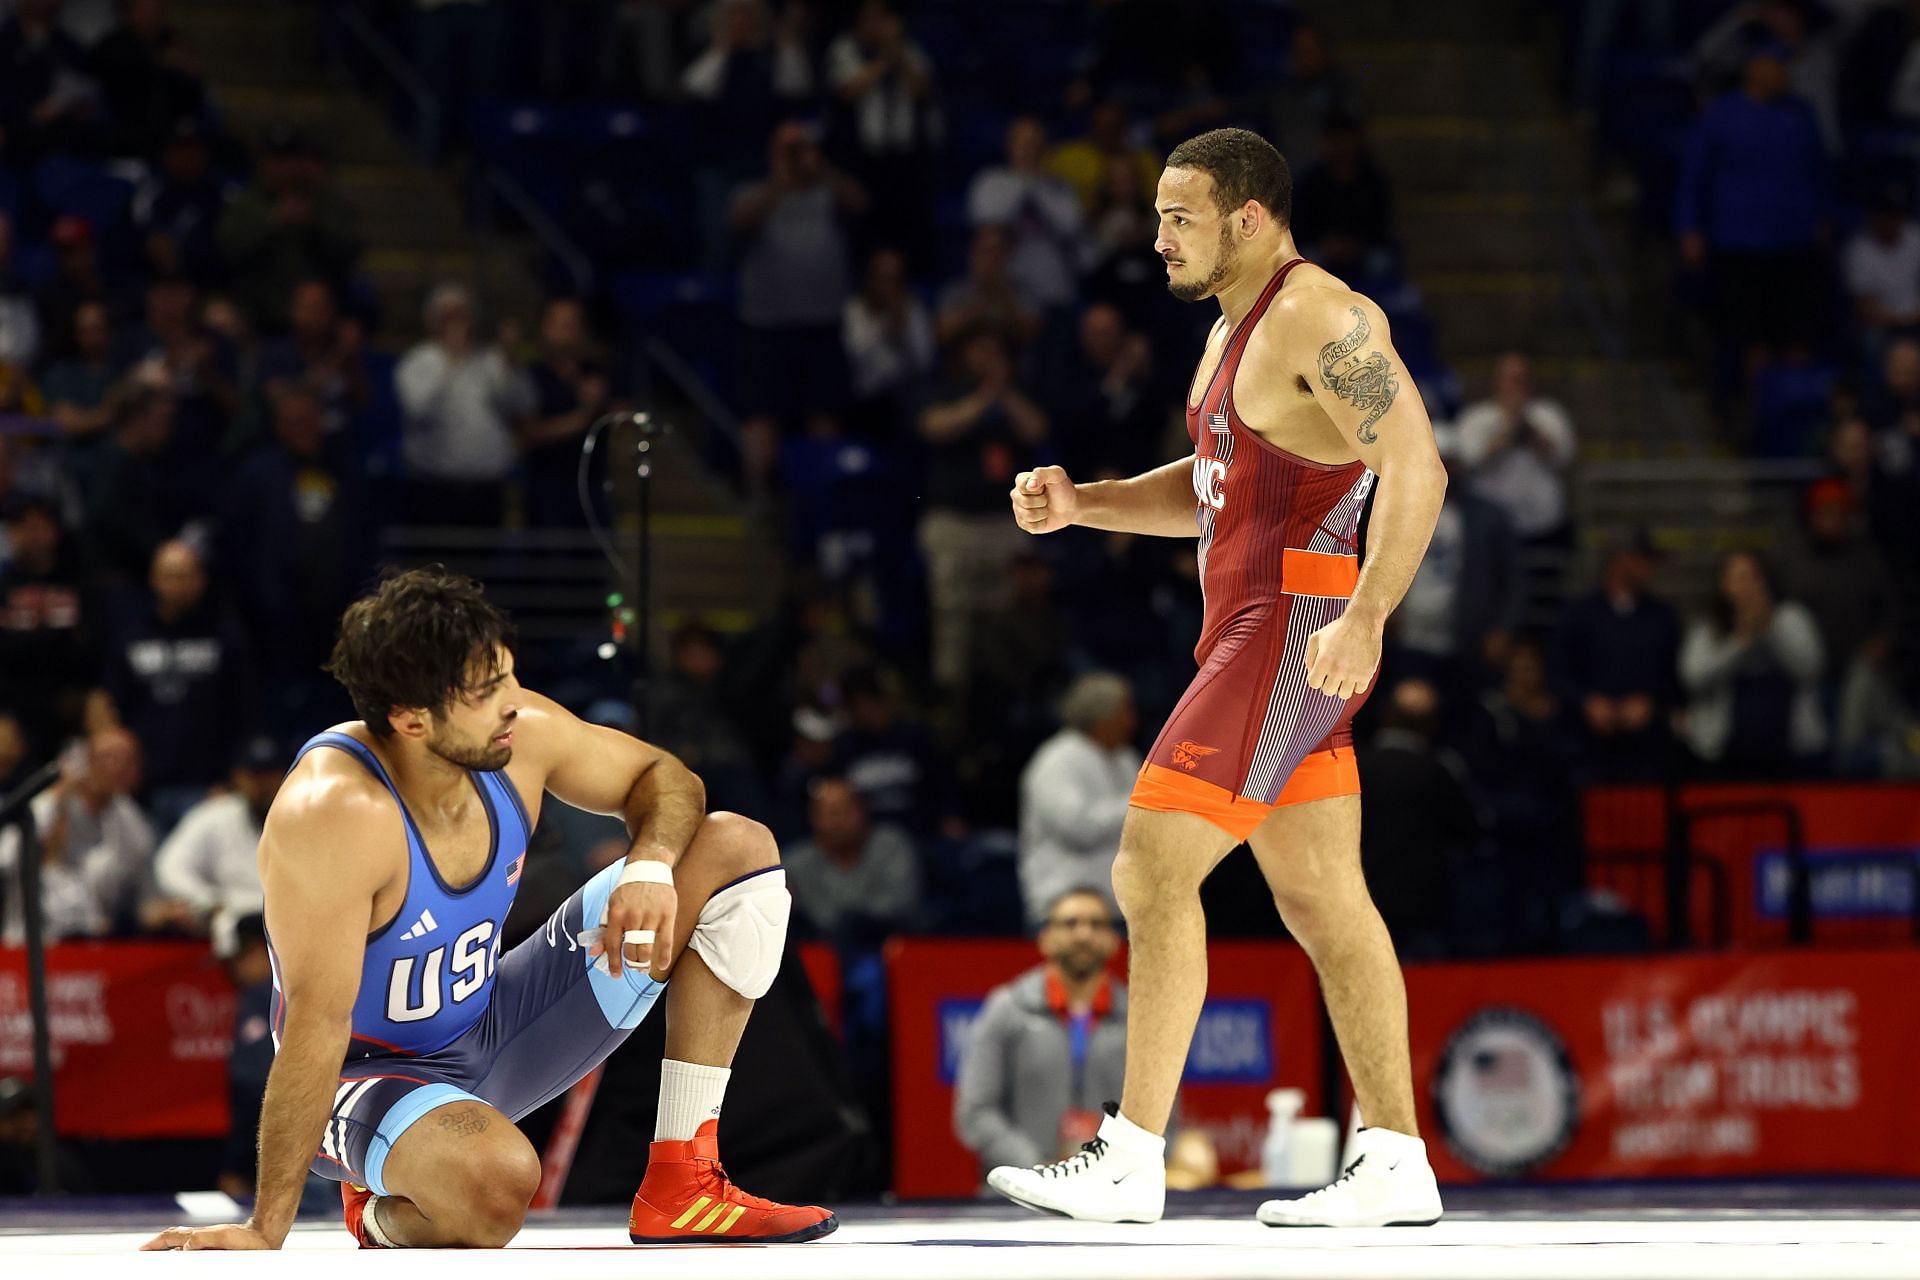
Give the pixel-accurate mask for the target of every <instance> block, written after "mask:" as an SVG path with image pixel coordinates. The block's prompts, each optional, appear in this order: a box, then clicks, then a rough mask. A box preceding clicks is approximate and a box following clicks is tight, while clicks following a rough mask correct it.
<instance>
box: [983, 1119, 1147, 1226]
mask: <svg viewBox="0 0 1920 1280" xmlns="http://www.w3.org/2000/svg"><path fill="white" fill-rule="evenodd" d="M1166 1152H1167V1143H1166V1139H1165V1138H1162V1137H1161V1136H1160V1135H1159V1134H1156V1133H1148V1132H1147V1131H1146V1130H1145V1129H1142V1128H1141V1127H1140V1126H1139V1125H1136V1124H1134V1123H1133V1122H1132V1121H1130V1120H1127V1119H1125V1118H1124V1117H1122V1116H1121V1115H1120V1109H1119V1108H1118V1107H1116V1106H1115V1105H1114V1104H1113V1103H1111V1102H1109V1103H1108V1104H1107V1118H1106V1119H1105V1120H1102V1121H1101V1122H1100V1132H1099V1134H1098V1135H1097V1136H1095V1138H1094V1139H1093V1141H1092V1142H1089V1143H1086V1144H1084V1145H1083V1146H1082V1147H1081V1148H1080V1154H1079V1155H1077V1156H1070V1157H1068V1158H1067V1159H1065V1160H1056V1161H1054V1162H1053V1163H1052V1164H1041V1165H1035V1166H1034V1167H1033V1168H1031V1169H1022V1168H1019V1167H1017V1166H1015V1165H1001V1166H1000V1167H999V1168H997V1169H995V1170H993V1172H991V1173H989V1174H988V1175H987V1185H988V1186H990V1187H992V1188H993V1189H994V1190H995V1191H998V1192H999V1193H1000V1194H1001V1195H1003V1196H1005V1197H1006V1198H1007V1199H1009V1200H1011V1201H1013V1202H1014V1203H1015V1204H1019V1205H1025V1206H1026V1207H1027V1208H1029V1209H1034V1210H1037V1211H1039V1212H1041V1213H1057V1214H1060V1215H1061V1216H1063V1217H1067V1218H1078V1219H1079V1220H1080V1221H1082V1222H1158V1221H1160V1215H1161V1214H1162V1213H1164V1212H1166V1208H1167V1156H1166Z"/></svg>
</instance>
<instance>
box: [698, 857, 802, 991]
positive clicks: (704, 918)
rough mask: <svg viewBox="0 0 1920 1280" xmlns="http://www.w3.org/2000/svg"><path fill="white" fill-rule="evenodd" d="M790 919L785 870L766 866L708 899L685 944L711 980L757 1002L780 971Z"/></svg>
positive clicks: (791, 903)
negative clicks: (704, 967) (704, 963)
mask: <svg viewBox="0 0 1920 1280" xmlns="http://www.w3.org/2000/svg"><path fill="white" fill-rule="evenodd" d="M792 915H793V895H792V894H790V893H788V892H787V872H786V869H785V868H784V867H769V868H768V869H767V870H765V871H761V872H758V873H756V874H754V875H751V876H748V877H747V878H746V879H745V880H739V881H736V882H735V883H733V884H730V885H728V886H727V887H726V888H724V889H722V890H721V891H720V892H718V893H716V894H714V895H713V896H712V897H711V898H708V899H707V905H706V906H704V907H702V908H700V921H699V923H698V924H696V925H694V927H693V937H692V938H690V939H689V940H688V942H687V945H688V946H689V947H691V948H692V949H693V950H695V951H697V952H699V953H700V958H701V959H702V960H704V961H706V962H707V968H709V969H711V970H713V976H714V977H716V978H718V979H720V981H722V982H724V983H726V984H727V985H728V986H729V987H732V988H733V989H734V990H735V991H738V992H739V993H740V994H741V995H743V996H745V997H746V998H747V999H749V1000H758V999H759V998H760V997H761V996H763V995H765V994H767V988H769V987H771V986H772V985H773V979H774V976H775V975H776V974H778V973H779V972H780V957H781V955H782V954H783V953H784V952H785V951H786V949H787V921H788V919H789V918H791V916H792Z"/></svg>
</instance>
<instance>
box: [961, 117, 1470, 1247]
mask: <svg viewBox="0 0 1920 1280" xmlns="http://www.w3.org/2000/svg"><path fill="white" fill-rule="evenodd" d="M1292 188H1293V184H1292V180H1291V178H1290V177H1289V176H1288V173H1287V165H1286V161H1284V160H1283V159H1281V157H1280V153H1279V152H1278V151H1275V150H1274V149H1273V147H1272V146H1271V145H1269V144H1268V143H1267V142H1266V141H1264V140H1263V139H1261V138H1260V137H1259V136H1258V135H1256V134H1252V133H1248V132H1247V131H1246V130H1244V129H1217V130H1214V131H1213V132H1211V133H1205V134H1202V135H1200V136H1199V137H1197V138H1194V139H1192V140H1190V141H1188V142H1184V143H1182V144H1181V145H1180V146H1178V147H1176V148H1175V149H1174V151H1173V154H1171V155H1170V156H1168V157H1167V168H1166V172H1165V174H1164V175H1163V176H1162V177H1161V179H1160V190H1159V195H1158V199H1157V205H1158V208H1159V212H1160V237H1159V240H1158V242H1157V244H1156V246H1155V247H1156V248H1157V249H1158V250H1159V252H1160V255H1161V257H1163V258H1164V259H1166V263H1167V287H1168V288H1169V289H1170V290H1171V291H1172V292H1173V295H1174V296H1175V297H1177V298H1180V299H1181V300H1183V301H1186V302H1198V301H1199V300H1201V299H1202V298H1217V299H1218V300H1219V302H1220V310H1221V312H1222V313H1223V315H1222V317H1221V320H1220V321H1219V323H1217V324H1216V325H1215V326H1214V330H1213V334H1212V336H1211V337H1210V338H1209V339H1208V341H1207V350H1206V354H1205V356H1204V357H1203V358H1202V360H1201V362H1200V368H1199V371H1198V372H1197V374H1196V375H1195V378H1194V383H1193V389H1192V392H1191V393H1190V395H1189V397H1188V400H1187V434H1188V435H1189V436H1191V437H1192V438H1193V446H1194V452H1193V456H1192V457H1191V458H1183V459H1181V460H1180V461H1178V462H1173V463H1169V464H1168V465H1166V466H1164V467H1161V468H1159V469H1157V470H1154V471H1149V472H1147V473H1146V474H1145V475H1140V476H1135V477H1134V478H1132V479H1130V480H1110V481H1101V482H1098V483H1094V484H1084V485H1076V484H1074V482H1073V481H1072V480H1070V479H1069V478H1068V477H1067V474H1066V473H1065V472H1064V471H1062V470H1061V469H1060V468H1059V467H1041V468H1039V469H1038V470H1036V471H1031V472H1027V473H1024V474H1022V475H1021V476H1020V477H1019V478H1018V479H1017V480H1016V482H1015V485H1014V489H1013V493H1012V499H1013V511H1014V515H1015V517H1016V518H1017V519H1018V520H1019V522H1020V525H1021V527H1022V528H1024V529H1026V530H1027V531H1028V532H1029V533H1036V534H1038V533H1051V532H1053V531H1054V530H1056V529H1063V528H1065V527H1066V526H1068V525H1070V524H1081V525H1087V526H1089V527H1091V528H1095V529H1110V530H1117V531H1122V532H1127V533H1142V534H1160V535H1163V536H1166V537H1193V536H1194V535H1195V534H1196V533H1197V534H1198V535H1199V538H1200V576H1201V582H1202V585H1203V587H1204V588H1205V592H1206V615H1205V621H1204V623H1203V626H1202V633H1201V636H1200V647H1199V649H1198V650H1197V651H1196V654H1195V656H1196V657H1197V658H1198V660H1199V663H1200V673H1199V675H1198V676H1196V677H1195V678H1194V681H1193V684H1192V686H1191V687H1190V688H1189V689H1188V690H1187V693H1186V696H1185V697H1184V698H1182V699H1181V700H1180V705H1179V706H1178V707H1177V708H1175V710H1174V713H1173V716H1172V718H1171V719H1169V720H1168V722H1167V725H1166V728H1165V729H1164V730H1162V731H1161V734H1160V738H1159V741H1157V742H1155V743H1154V745H1153V750H1152V752H1151V753H1150V754H1149V755H1148V757H1147V763H1146V765H1145V767H1144V768H1143V769H1142V770H1141V772H1140V778H1139V781H1138V783H1137V784H1136V786H1135V788H1134V792H1133V804H1132V808H1131V809H1130V810H1129V812H1128V814H1127V823H1126V828H1125V831H1124V833H1123V834H1122V835H1121V838H1120V855H1119V858H1118V859H1117V860H1116V861H1115V862H1114V866H1113V889H1114V894H1115V897H1116V898H1117V899H1118V901H1119V903H1120V909H1121V910H1122V912H1124V913H1125V915H1126V920H1127V931H1128V938H1129V944H1130V948H1131V956H1130V960H1129V965H1128V978H1129V994H1130V998H1131V1000H1132V1006H1131V1013H1130V1014H1129V1016H1128V1019H1127V1071H1126V1084H1125V1088H1124V1091H1123V1096H1122V1098H1121V1100H1120V1104H1119V1106H1118V1108H1117V1109H1116V1108H1114V1107H1109V1108H1108V1113H1107V1119H1106V1122H1105V1123H1104V1124H1102V1125H1101V1127H1100V1135H1099V1137H1097V1138H1096V1139H1094V1141H1092V1142H1089V1143H1087V1144H1086V1148H1085V1149H1084V1150H1083V1151H1082V1152H1081V1153H1080V1154H1079V1155H1077V1156H1074V1157H1073V1158H1072V1159H1069V1160H1063V1161H1060V1162H1058V1163H1056V1164H1051V1165H1042V1166H1039V1167H1037V1168H1033V1169H1019V1168H1011V1167H1003V1168H999V1169H995V1170H993V1171H992V1172H991V1173H990V1174H989V1175H988V1179H987V1180H988V1182H989V1183H990V1184H991V1185H992V1186H993V1187H994V1188H995V1189H996V1190H997V1191H999V1192H1000V1193H1001V1194H1003V1195H1005V1196H1008V1197H1009V1198H1011V1199H1013V1200H1016V1201H1018V1202H1019V1203H1021V1204H1024V1205H1027V1206H1028V1207H1030V1208H1034V1209H1041V1210H1046V1211H1049V1212H1053V1213H1062V1214H1066V1215H1067V1216H1069V1217H1074V1218H1082V1219H1087V1220H1091V1221H1100V1222H1152V1221H1155V1220H1157V1219H1158V1218H1159V1217H1160V1215H1161V1212H1162V1210H1163V1208H1164V1205H1165V1200H1166V1178H1165V1170H1164V1164H1163V1145H1164V1144H1163V1139H1162V1137H1161V1135H1162V1134H1163V1133H1164V1132H1165V1130H1166V1125H1167V1117H1168V1114H1169V1112H1170V1111H1171V1109H1172V1106H1173V1097H1174V1091H1175V1089H1176V1088H1177V1087H1178V1085H1179V1082H1180V1071H1181V1066H1182V1064H1183V1063H1184V1062H1185V1060H1186V1056H1187V1049H1188V1045H1189V1043H1190V1042H1191V1040H1192V1039H1193V1030H1194V1026H1195V1024H1196V1022H1197V1021H1198V1019H1199V1016H1200V1005H1201V1002H1202V1000H1203V999H1204V998H1205V996H1206V990H1207V972H1206V920H1205V917H1204V916H1203V915H1202V913H1201V909H1200V882H1201V881H1202V880H1204V879H1205V878H1206V876H1207V873H1208V872H1210V871H1212V870H1213V868H1214V866H1215V865H1216V864H1218V863H1219V861H1220V859H1221V858H1223V857H1225V856H1226V855H1227V853H1228V852H1229V851H1231V850H1232V849H1233V848H1234V846H1235V845H1237V844H1239V843H1241V842H1242V841H1244V842H1246V843H1247V844H1248V845H1250V846H1251V847H1252V849H1253V854H1254V857H1255V858H1257V859H1258V860H1259V863H1260V869H1261V871H1262V873H1263V874H1264V875H1265V876H1266V879H1267V883H1268V885H1269V886H1271V888H1272V889H1273V897H1274V902H1275V904H1276V905H1277V906H1278V907H1279V909H1280V916H1281V918H1282V919H1283V920H1284V921H1285V922H1286V925H1287V929H1288V931H1289V932H1291V933H1292V934H1293V936H1294V937H1295V938H1297V939H1298V940H1299V942H1300V944H1301V946H1303V947H1304V948H1306V951H1307V954H1308V956H1309V957H1311V958H1312V960H1313V964H1314V968H1315V969H1316V970H1317V971H1318V973H1319V975H1320V986H1321V990H1322V992H1323V993H1324V995H1325V997H1326V1002H1327V1009H1328V1012H1329V1013H1330V1014H1331V1015H1332V1017H1333V1025H1334V1030H1335V1031H1336V1032H1337V1033H1338V1035H1339V1038H1340V1048H1341V1052H1342V1054H1343V1055H1344V1057H1345V1059H1346V1064H1347V1070H1348V1073H1349V1074H1350V1075H1351V1077H1352V1079H1353V1085H1354V1092H1355V1095H1356V1097H1357V1099H1358V1101H1359V1105H1360V1110H1361V1114H1362V1115H1363V1116H1364V1117H1365V1119H1366V1121H1367V1123H1368V1125H1369V1126H1370V1127H1369V1128H1366V1129H1363V1130H1362V1131H1361V1133H1360V1135H1359V1138H1358V1139H1357V1141H1356V1148H1355V1149H1356V1152H1357V1154H1356V1158H1355V1159H1353V1160H1352V1161H1351V1162H1350V1163H1349V1164H1348V1166H1347V1168H1346V1170H1345V1172H1344V1173H1343V1174H1342V1175H1341V1177H1340V1179H1339V1181H1337V1182H1335V1183H1334V1184H1333V1185H1332V1186H1330V1187H1327V1188H1324V1189H1322V1190H1320V1191H1316V1192H1314V1193H1312V1194H1311V1195H1307V1196H1304V1197H1302V1198H1301V1199H1298V1200H1290V1201H1278V1200H1270V1201H1268V1202H1267V1203H1266V1204H1263V1205H1262V1206H1260V1211H1259V1218H1260V1220H1261V1221H1262V1222H1264V1223H1266V1224H1267V1225H1269V1226H1386V1225H1402V1224H1405V1225H1425V1224H1427V1223H1431V1222H1434V1221H1436V1220H1437V1219H1438V1218H1439V1217H1440V1195H1439V1191H1438V1189H1437V1188H1436V1187H1435V1184H1434V1177H1433V1170H1432V1168H1431V1166H1429V1164H1428V1163H1427V1156H1426V1146H1425V1144H1423V1143H1422V1142H1421V1141H1420V1139H1419V1136H1418V1129H1417V1126H1416V1123H1415V1119H1414V1110H1413V1085H1412V1078H1411V1074H1412V1073H1411V1070H1410V1068H1409V1064H1408V1053H1407V997H1406V988H1405V985H1404V983H1403V982H1402V980H1401V976H1400V966H1399V962H1398V961H1397V960H1396V959H1395V957H1394V953H1393V942H1392V940H1391V939H1390V938H1389V937H1388V936H1387V930H1386V926H1385V925H1384V924H1382V923H1381V920H1380V914H1379V912H1377V911H1376V910H1375V909H1374V906H1373V900H1372V898H1371V897H1369V896H1368V893H1367V886H1366V881H1365V879H1364V878H1362V876H1361V872H1360V795H1359V792H1360V777H1359V773H1358V771H1357V770H1356V769H1355V767H1354V760H1353V743H1352V735H1351V732H1350V730H1349V728H1348V726H1349V724H1350V722H1351V721H1352V719H1353V713H1354V711H1355V710H1356V709H1358V707H1359V706H1360V703H1361V702H1362V701H1363V700H1364V698H1365V695H1366V693H1367V691H1368V690H1369V689H1370V688H1371V687H1372V684H1373V681H1374V679H1375V677H1376V676H1377V674H1378V671H1379V665H1380V643H1381V631H1382V628H1383V627H1384V625H1385V623H1386V618H1387V615H1388V614H1389V613H1391V612H1392V610H1393V608H1394V606H1395V605H1397V604H1398V603H1399V602H1400V597H1401V596H1402V595H1404V594H1405V593H1406V590H1407V584H1408V583H1409V582H1410V581H1411V580H1412V578H1413V574H1414V570H1415V569H1416V568H1417V567H1418V566H1419V564H1420V558H1421V557H1422V556H1423V555H1424V554H1425V553H1426V548H1427V540H1428V538H1429V537H1431V536H1432V533H1433V526H1434V521H1435V520H1436V519H1437V518H1438V516H1439V513H1440V500H1441V496H1442V494H1443V493H1444V491H1445V489H1446V472H1445V471H1444V470H1443V469H1442V467H1441V464H1440V457H1439V454H1438V453H1437V452H1436V451H1435V449H1434V444H1433V428H1432V425H1431V424H1430V423H1429V422H1428V420H1427V414H1426V410H1425V408H1424V407H1423V406H1422V405H1421V403H1420V395H1419V392H1418V391H1416V390H1415V389H1414V387H1413V385H1412V384H1411V382H1410V381H1409V380H1408V379H1407V378H1406V377H1405V374H1404V371H1403V370H1402V368H1401V365H1400V362H1399V359H1398V357H1397V356H1396V354H1395V352H1394V350H1393V345H1392V343H1391V342H1389V341H1388V338H1387V322H1386V318H1385V317H1384V316H1383V315H1382V314H1381V312H1380V309H1379V308H1378V307H1376V306H1375V305H1374V304H1373V303H1372V302H1371V301H1370V300H1368V299H1367V298H1364V297H1362V296H1361V295H1359V294H1357V293H1355V292H1353V291H1352V290H1351V289H1349V288H1347V286H1346V285H1345V284H1343V283H1341V282H1340V281H1339V280H1337V279H1335V278H1334V277H1333V276H1331V275H1329V274H1328V273H1327V272H1325V271H1323V270H1321V269H1320V268H1319V267H1316V266H1313V265H1312V264H1310V263H1307V262H1305V261H1303V260H1302V259H1301V257H1300V254H1299V251H1298V250H1297V249H1296V248H1295V246H1294V242H1293V234H1292V232H1291V231H1290V230H1289V228H1288V221H1289V218H1290V216H1291V212H1292V194H1293V191H1292ZM1376 484H1377V486H1378V490H1379V492H1378V494H1377V495H1375V496H1374V510H1373V515H1372V518H1371V520H1370V522H1369V525H1368V533H1367V544H1368V545H1367V547H1366V549H1365V556H1366V558H1365V563H1364V564H1363V563H1362V562H1361V548H1360V546H1359V542H1358V530H1359V524H1360V513H1361V509H1362V507H1363V506H1364V505H1365V504H1366V502H1367V499H1368V497H1369V495H1370V494H1372V493H1373V490H1374V488H1375V486H1376Z"/></svg>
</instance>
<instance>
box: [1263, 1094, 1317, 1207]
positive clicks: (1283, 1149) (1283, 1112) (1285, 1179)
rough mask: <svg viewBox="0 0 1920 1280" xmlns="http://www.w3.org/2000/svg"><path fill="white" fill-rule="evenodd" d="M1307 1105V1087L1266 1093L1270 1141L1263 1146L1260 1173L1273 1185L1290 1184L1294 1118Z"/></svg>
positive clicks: (1267, 1182) (1268, 1136)
mask: <svg viewBox="0 0 1920 1280" xmlns="http://www.w3.org/2000/svg"><path fill="white" fill-rule="evenodd" d="M1306 1104H1307V1095H1306V1093H1305V1091H1304V1090H1300V1089H1274V1090H1272V1091H1270V1092H1269V1093H1268V1094H1267V1140H1266V1142H1264V1143H1263V1144H1261V1147H1260V1176H1261V1180H1262V1181H1263V1182H1265V1183H1266V1184H1267V1185H1268V1186H1270V1187H1281V1186H1286V1185H1288V1184H1289V1179H1290V1177H1291V1175H1292V1168H1291V1161H1292V1151H1291V1148H1292V1146H1293V1121H1294V1118H1295V1117H1296V1116H1298V1115H1299V1114H1300V1109H1301V1108H1302V1107H1304V1106H1306Z"/></svg>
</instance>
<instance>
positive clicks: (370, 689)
mask: <svg viewBox="0 0 1920 1280" xmlns="http://www.w3.org/2000/svg"><path fill="white" fill-rule="evenodd" d="M514 640H515V637H514V631H513V623H512V622H510V621H509V620H508V619H507V615H506V614H504V613H502V612H501V611H500V610H499V609H497V608H495V607H494V606H493V605H492V604H491V603H489V602H488V600H487V598H486V595H485V593H484V592H483V591H482V589H481V586H480V584H479V583H477V582H475V581H474V580H473V579H472V578H469V577H466V576H464V575H462V574H458V573H450V572H448V571H447V570H446V569H445V568H443V567H442V566H440V565H430V566H428V567H427V568H424V569H408V570H406V571H405V572H404V573H396V574H393V575H391V576H390V577H388V578H387V579H386V580H385V581H383V582H381V584H380V585H379V586H378V587H376V588H375V589H374V591H373V594H371V595H366V596H362V597H361V598H360V599H358V600H356V601H354V602H353V603H352V604H350V605H348V606H347V611H346V612H345V613H344V614H342V615H341V617H340V632H339V635H338V636H336V637H335V639H334V642H333V657H332V658H330V659H329V660H328V662H327V665H326V670H327V673H328V674H329V675H331V676H332V677H333V678H334V679H335V680H338V681H339V682H340V684H341V686H342V687H344V688H345V689H346V691H347V696H348V697H350V698H352V699H353V707H354V710H355V711H358V712H359V713H360V718H361V719H362V720H365V721H366V722H367V727H368V728H369V729H371V730H373V732H374V733H375V734H376V735H378V736H379V737H382V738H384V737H387V736H388V735H390V734H392V732H393V725H392V724H390V723H389V722H388V720H387V717H388V716H389V715H391V714H392V712H393V709H394V708H395V707H425V708H427V709H428V710H430V711H439V710H441V709H442V708H444V707H445V706H446V705H447V702H448V700H449V699H451V698H453V697H454V696H455V695H456V694H458V693H460V692H461V691H462V690H464V689H466V688H467V687H468V686H469V685H471V684H472V682H473V677H474V675H475V671H474V667H475V664H476V663H478V664H484V671H483V673H482V678H483V679H484V678H486V676H490V675H492V674H493V667H494V663H495V662H496V660H497V656H498V653H499V651H500V649H501V648H503V647H504V648H505V649H506V650H507V652H509V653H511V652H513V648H514Z"/></svg>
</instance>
